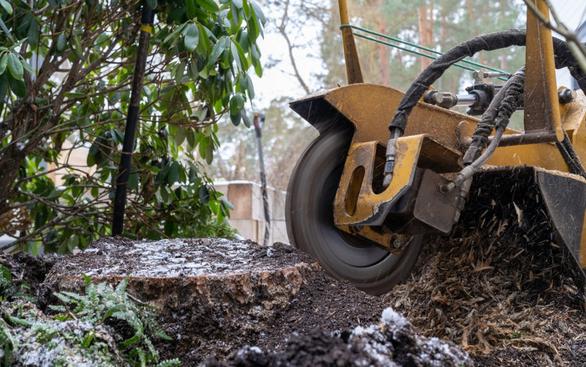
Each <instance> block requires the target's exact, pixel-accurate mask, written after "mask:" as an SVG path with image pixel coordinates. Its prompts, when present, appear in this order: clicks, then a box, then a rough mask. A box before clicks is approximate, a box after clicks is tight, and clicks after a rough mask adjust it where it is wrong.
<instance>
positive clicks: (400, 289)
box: [12, 177, 586, 366]
mask: <svg viewBox="0 0 586 367" xmlns="http://www.w3.org/2000/svg"><path fill="white" fill-rule="evenodd" d="M487 179H490V177H489V178H487ZM493 180H494V181H493V182H490V185H488V186H489V187H491V188H492V189H493V190H492V191H480V190H478V189H476V188H473V190H476V192H475V195H476V200H475V201H474V203H475V205H474V206H469V207H467V209H466V211H465V212H464V213H463V217H462V220H461V221H460V224H459V226H458V228H456V230H455V231H454V233H453V235H452V236H451V237H430V238H429V239H428V240H427V243H426V247H425V250H424V253H423V254H422V255H421V257H420V260H419V262H418V264H417V266H416V268H415V270H414V272H413V274H412V275H411V277H410V279H408V280H407V281H406V282H405V283H404V284H401V285H399V286H397V287H395V288H394V289H393V290H392V291H391V292H390V293H388V294H386V295H384V296H380V297H375V296H370V295H367V294H365V293H363V292H362V291H359V290H357V289H355V288H354V287H352V286H351V285H349V284H346V283H344V282H340V281H337V280H335V279H333V278H332V277H330V276H329V275H327V274H326V273H325V272H323V271H322V270H321V269H320V267H319V265H317V263H316V262H315V260H314V259H312V258H311V257H309V256H308V255H306V254H304V253H300V252H298V251H297V250H295V249H294V248H292V247H290V246H288V245H284V244H275V245H274V246H271V247H263V246H260V245H258V244H256V243H253V242H250V241H230V240H224V239H186V240H162V241H156V242H138V241H129V240H125V239H119V238H105V239H102V240H100V241H98V242H96V243H95V244H94V245H93V246H92V248H90V249H89V250H86V251H85V252H82V253H78V254H76V255H72V256H68V257H65V258H62V259H59V260H58V261H57V262H56V264H55V265H53V266H51V265H52V264H54V263H55V260H54V259H53V260H51V259H50V261H48V262H44V261H41V260H34V259H30V258H28V257H22V256H21V257H19V263H20V264H24V265H25V266H24V268H26V269H28V270H26V271H25V270H23V271H22V272H21V273H22V274H23V276H22V277H24V278H27V279H29V281H30V282H31V284H32V286H33V287H34V288H35V289H37V293H38V294H39V295H41V299H45V300H46V302H47V303H48V302H49V299H50V296H49V295H50V293H51V292H52V291H55V290H64V289H76V290H79V289H80V287H82V285H83V280H82V275H83V274H88V275H90V276H91V277H92V279H93V280H94V281H108V282H112V283H114V284H115V283H117V282H119V281H121V280H122V279H124V278H125V277H129V287H128V289H129V292H131V293H132V294H133V295H134V296H135V297H136V298H137V299H140V300H141V301H144V302H148V303H150V304H151V305H153V307H154V308H155V309H156V311H157V312H158V315H159V317H160V321H161V323H162V326H163V327H164V329H165V330H166V332H167V333H168V334H169V335H172V336H174V337H175V338H176V341H175V342H172V343H161V344H160V345H159V348H161V350H162V351H163V353H162V354H163V355H162V357H164V358H171V357H179V358H181V359H182V361H183V362H184V365H187V366H191V365H199V364H201V363H205V364H207V365H209V366H253V365H261V366H263V365H264V366H285V365H301V366H310V365H312V366H313V365H340V366H345V365H356V366H367V365H375V366H376V365H380V366H382V365H387V366H393V365H408V366H445V365H447V366H449V365H467V364H468V363H469V361H468V360H467V357H466V354H464V353H462V351H465V352H466V353H468V355H469V356H470V358H471V359H472V361H473V362H474V363H475V364H476V365H479V366H505V365H510V366H585V365H586V317H585V316H586V309H585V304H586V303H585V300H584V293H583V285H581V284H580V283H579V282H577V279H576V276H575V272H574V271H573V269H572V266H571V264H569V263H568V262H567V258H566V255H567V254H566V253H565V252H564V251H563V248H562V247H560V246H559V245H558V244H556V242H555V238H554V236H553V230H552V228H551V224H550V223H549V222H548V220H547V217H546V216H545V214H544V213H543V211H542V210H540V209H539V208H540V206H539V198H538V197H537V195H536V194H535V192H533V191H531V188H527V187H523V186H522V184H523V177H519V178H518V179H517V180H516V182H518V183H519V186H510V183H507V182H505V181H503V180H500V179H499V178H498V177H496V178H494V177H493ZM485 187H486V185H485ZM12 261H14V259H13V260H12ZM31 270H32V271H31ZM385 312H386V314H387V316H388V315H395V316H393V317H386V321H385V317H384V313H385ZM381 315H383V317H382V321H381ZM401 315H402V316H401ZM403 317H404V318H403ZM407 320H408V321H407ZM450 343H453V344H450ZM455 346H457V348H456V347H455Z"/></svg>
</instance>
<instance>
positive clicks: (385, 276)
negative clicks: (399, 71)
mask: <svg viewBox="0 0 586 367" xmlns="http://www.w3.org/2000/svg"><path fill="white" fill-rule="evenodd" d="M351 139H352V131H351V130H345V131H344V130H343V131H332V130H329V131H327V132H325V133H323V134H322V135H320V136H319V137H318V138H317V139H316V140H314V141H313V142H312V143H311V145H310V146H309V147H308V148H307V149H306V151H305V152H304V153H303V154H302V156H301V158H300V159H299V161H298V162H297V166H296V167H295V169H294V170H293V174H292V176H291V179H290V180H289V187H288V190H287V203H286V219H287V233H288V235H289V240H290V241H291V242H292V244H293V245H294V246H295V247H297V248H300V249H302V250H304V251H306V252H309V253H310V254H313V255H314V256H315V257H317V259H318V260H319V262H320V264H321V265H322V266H323V267H324V268H325V269H326V270H327V271H328V272H329V273H330V274H332V275H333V276H335V277H336V278H338V279H342V280H346V281H349V282H351V283H353V284H354V285H355V286H356V287H357V288H359V289H362V290H363V291H365V292H367V293H371V294H381V293H384V292H387V291H389V290H390V289H391V288H392V287H393V286H394V285H396V284H397V283H398V282H400V281H402V280H404V279H405V278H406V277H407V276H408V275H409V273H410V271H411V269H412V268H413V266H414V265H415V262H416V261H417V257H418V255H419V253H420V251H421V247H422V244H423V237H422V236H413V237H412V238H411V239H410V241H409V243H408V244H407V245H406V246H405V247H404V248H403V250H402V251H401V252H400V253H398V254H391V253H390V252H388V251H387V250H385V249H384V248H382V247H380V246H379V245H376V244H375V243H374V242H371V241H369V240H367V239H364V238H359V237H356V236H352V235H350V234H347V233H344V232H342V231H340V230H339V229H337V228H336V226H335V225H334V219H333V202H334V197H335V196H336V191H337V189H338V183H339V181H340V177H341V175H342V170H343V168H344V161H345V159H346V155H347V152H348V147H349V145H350V141H351Z"/></svg>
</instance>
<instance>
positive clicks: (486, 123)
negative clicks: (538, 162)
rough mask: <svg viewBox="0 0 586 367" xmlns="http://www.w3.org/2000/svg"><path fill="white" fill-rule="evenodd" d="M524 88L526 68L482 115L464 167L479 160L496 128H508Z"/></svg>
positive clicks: (512, 79)
mask: <svg viewBox="0 0 586 367" xmlns="http://www.w3.org/2000/svg"><path fill="white" fill-rule="evenodd" d="M524 86H525V67H522V68H521V69H519V70H518V71H517V72H516V73H515V74H513V75H512V76H511V77H510V78H509V80H507V82H506V83H505V85H503V87H502V88H501V89H500V90H499V91H498V93H497V94H496V95H495V96H494V98H493V99H492V101H491V102H490V105H489V106H488V108H487V109H486V111H485V112H484V113H483V114H482V117H481V118H480V121H479V122H478V124H477V125H476V130H475V131H474V134H472V142H471V143H470V146H469V147H468V149H467V150H466V154H464V158H463V162H464V165H469V164H471V163H472V162H473V161H475V160H476V159H477V158H478V156H479V155H480V152H481V151H482V149H484V147H485V146H486V143H487V141H488V137H489V136H490V134H491V133H492V130H493V129H494V128H502V129H504V128H506V127H507V125H508V124H509V119H510V118H511V115H512V114H513V112H515V111H516V109H517V107H518V106H519V105H520V104H521V100H522V99H523V88H524Z"/></svg>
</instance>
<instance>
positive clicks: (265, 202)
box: [252, 113, 271, 246]
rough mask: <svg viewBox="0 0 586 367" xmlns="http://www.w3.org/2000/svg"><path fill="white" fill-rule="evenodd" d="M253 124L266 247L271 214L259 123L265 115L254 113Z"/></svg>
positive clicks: (269, 233) (269, 231)
mask: <svg viewBox="0 0 586 367" xmlns="http://www.w3.org/2000/svg"><path fill="white" fill-rule="evenodd" d="M252 121H253V124H254V132H255V133H256V146H257V150H258V164H259V168H260V188H261V191H262V206H263V209H264V215H265V235H264V238H263V245H265V246H267V245H268V244H269V243H268V242H269V238H270V236H271V214H270V211H269V195H268V192H267V176H266V174H265V160H264V156H263V151H262V130H261V129H262V127H261V122H262V123H264V121H265V115H264V114H260V113H255V114H254V117H253V119H252Z"/></svg>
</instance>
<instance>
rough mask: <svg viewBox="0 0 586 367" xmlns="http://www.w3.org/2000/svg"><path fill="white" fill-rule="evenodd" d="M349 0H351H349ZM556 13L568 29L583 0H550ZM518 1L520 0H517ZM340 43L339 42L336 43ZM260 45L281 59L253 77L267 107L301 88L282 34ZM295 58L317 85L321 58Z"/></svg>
mask: <svg viewBox="0 0 586 367" xmlns="http://www.w3.org/2000/svg"><path fill="white" fill-rule="evenodd" d="M350 1H352V0H350ZM550 1H551V2H552V4H553V6H554V9H556V11H557V13H558V14H559V15H560V17H561V18H562V20H563V21H564V23H565V24H566V26H567V27H568V28H570V29H575V28H577V27H578V26H579V25H580V23H581V20H582V21H584V20H586V16H585V12H586V1H585V0H550ZM519 3H522V0H519ZM303 32H304V34H302V35H295V37H294V38H295V39H298V40H299V39H300V40H303V41H302V42H304V43H309V44H310V47H309V49H310V50H316V52H317V50H318V48H316V47H318V40H319V38H320V36H321V34H320V29H319V27H317V26H316V25H308V26H307V27H306V28H305V29H304V31H303ZM340 47H342V45H340ZM260 49H261V50H263V60H264V61H265V62H266V61H267V60H268V55H269V54H270V57H271V59H277V60H281V62H280V63H278V64H277V66H274V67H272V68H265V72H264V75H263V77H262V78H258V77H256V76H255V77H254V85H255V91H256V95H257V97H256V98H255V101H254V107H255V109H262V108H266V107H268V105H269V104H270V101H271V100H272V99H274V98H275V97H280V96H286V97H290V98H291V99H294V98H298V97H302V96H303V95H304V94H305V92H304V91H303V89H302V88H301V87H300V86H299V83H298V82H297V80H296V79H295V77H293V76H292V71H291V70H292V67H291V64H290V62H289V58H288V55H287V47H286V45H285V44H284V41H283V39H282V37H281V36H280V35H279V34H277V33H276V32H274V31H273V32H271V31H270V30H269V31H267V32H265V38H264V39H263V40H261V42H260ZM295 55H296V61H297V63H298V66H299V69H300V70H301V73H302V74H303V76H304V78H305V80H307V81H308V82H309V84H310V88H311V89H312V90H315V89H317V88H318V85H317V83H315V81H314V80H313V79H312V78H311V72H312V71H314V70H320V69H321V68H322V67H323V66H322V64H321V61H320V60H318V59H316V58H314V57H311V56H308V55H306V54H305V52H304V51H303V50H302V49H298V50H296V54H295ZM558 83H559V84H564V85H570V79H569V74H568V73H567V72H559V73H558Z"/></svg>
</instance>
